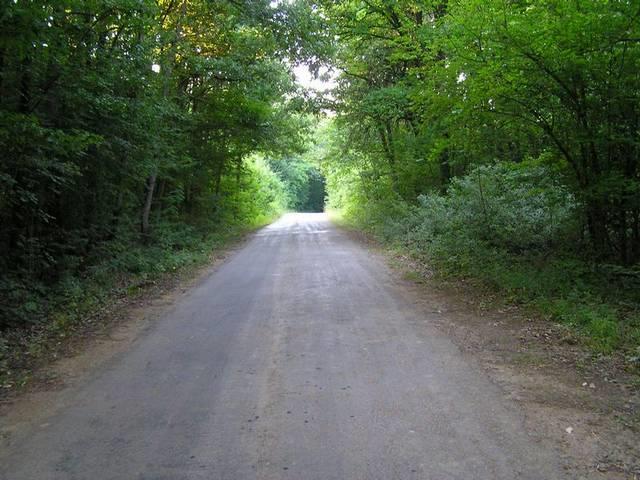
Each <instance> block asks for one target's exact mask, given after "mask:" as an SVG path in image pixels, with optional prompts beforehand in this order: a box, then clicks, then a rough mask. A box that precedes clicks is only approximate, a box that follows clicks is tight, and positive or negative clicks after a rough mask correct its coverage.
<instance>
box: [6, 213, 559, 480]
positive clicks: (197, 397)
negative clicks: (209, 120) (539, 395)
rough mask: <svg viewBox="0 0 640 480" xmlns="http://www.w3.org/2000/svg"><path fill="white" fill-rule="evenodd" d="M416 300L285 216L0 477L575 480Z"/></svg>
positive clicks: (355, 254) (9, 450)
mask: <svg viewBox="0 0 640 480" xmlns="http://www.w3.org/2000/svg"><path fill="white" fill-rule="evenodd" d="M411 295H413V294H411V293H410V292H407V291H405V289H404V288H403V287H402V285H401V284H400V282H397V281H395V280H394V279H393V277H392V276H391V274H390V272H389V271H388V270H387V268H386V267H385V265H384V263H383V262H382V261H381V260H380V259H379V258H378V256H377V255H376V254H374V253H371V252H369V251H367V250H366V249H365V248H363V247H362V246H360V245H359V244H357V243H355V242H354V241H352V240H350V239H349V237H348V236H347V235H345V234H344V233H342V232H341V231H339V230H337V229H336V228H334V227H333V226H332V225H331V223H330V222H329V221H328V220H327V218H326V217H325V215H323V214H289V215H286V216H284V217H283V218H282V219H280V220H279V221H277V222H276V223H274V224H272V225H270V226H269V227H266V228H264V229H262V230H260V231H259V232H258V233H257V234H255V235H254V237H253V238H252V239H251V240H250V241H249V242H248V243H247V244H246V246H244V247H243V248H242V249H241V250H239V251H238V252H236V253H235V254H234V255H233V256H232V257H231V258H230V259H229V260H228V261H227V262H225V263H224V264H223V265H222V266H221V267H220V268H219V269H218V270H217V271H216V272H215V273H214V274H212V275H210V276H209V277H207V278H206V279H204V280H202V281H201V282H200V283H199V284H198V286H196V287H195V288H193V289H192V290H191V291H190V292H189V293H188V294H187V295H185V296H183V297H181V298H180V299H179V300H178V302H177V303H176V304H175V305H174V306H173V307H171V308H170V309H168V310H167V312H166V313H165V314H164V316H163V317H162V318H160V319H159V320H158V321H156V322H155V323H154V324H153V326H152V327H151V328H149V329H148V330H147V331H145V332H144V333H143V334H142V335H141V336H140V337H139V338H138V339H137V340H136V341H135V342H134V343H133V346H132V347H131V348H130V349H129V350H128V351H126V352H124V353H121V354H117V355H116V357H115V358H113V359H112V360H110V361H109V362H107V364H106V365H104V366H102V367H100V368H98V369H96V371H95V372H93V373H92V375H91V377H90V379H89V380H88V381H85V382H80V384H78V385H74V386H71V387H69V389H72V391H71V392H70V394H68V395H66V398H71V399H72V400H71V401H69V402H68V404H66V405H65V406H64V408H60V409H57V413H55V414H53V415H52V416H51V417H50V418H48V419H47V420H46V422H44V423H42V422H38V424H37V425H23V426H21V427H20V428H17V429H15V432H14V433H12V434H11V435H10V436H8V438H4V439H2V440H0V441H2V448H1V449H0V478H1V479H3V480H107V479H108V480H116V479H118V480H182V479H185V480H186V479H189V480H191V479H193V480H196V479H197V480H205V479H206V480H244V479H260V480H263V479H264V480H266V479H291V480H330V479H336V480H351V479H354V480H376V479H380V480H392V479H397V480H404V479H429V480H453V479H459V480H514V479H531V480H551V479H556V478H571V477H565V476H563V475H569V474H565V473H563V470H562V469H561V468H560V467H559V460H558V459H557V458H556V454H555V452H554V451H553V449H552V448H551V447H550V446H549V445H547V444H546V443H545V442H541V441H540V440H539V439H535V438H533V437H531V436H529V435H528V434H527V432H526V430H525V428H524V421H523V418H522V415H521V413H520V412H519V411H518V409H517V407H516V406H515V405H513V404H512V403H510V401H509V400H507V399H505V398H504V395H503V394H502V393H501V392H500V390H499V388H498V387H497V386H495V385H493V384H492V383H491V382H490V381H489V380H488V378H487V377H486V376H485V375H484V374H483V373H482V371H481V370H480V369H479V368H477V367H476V366H474V364H473V363H472V362H471V361H470V360H468V359H467V358H466V357H464V356H463V355H462V354H461V353H460V351H459V350H458V349H457V348H456V347H455V346H454V345H453V344H452V343H451V341H450V340H449V339H448V338H447V337H446V336H445V335H444V334H443V333H441V332H439V331H438V330H437V329H436V328H435V326H434V325H433V318H435V317H433V318H430V314H428V313H425V311H424V308H423V309H420V308H419V307H418V305H417V302H415V301H412V298H411ZM432 315H436V314H432Z"/></svg>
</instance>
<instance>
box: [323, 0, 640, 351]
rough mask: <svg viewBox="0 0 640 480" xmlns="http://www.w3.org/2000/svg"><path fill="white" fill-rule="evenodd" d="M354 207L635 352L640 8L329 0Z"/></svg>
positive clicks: (336, 164) (606, 347)
mask: <svg viewBox="0 0 640 480" xmlns="http://www.w3.org/2000/svg"><path fill="white" fill-rule="evenodd" d="M323 13H324V15H325V17H326V19H327V24H328V26H329V28H331V30H332V34H333V35H335V36H336V38H338V39H339V40H340V41H339V42H338V48H337V52H336V56H335V60H334V64H335V66H336V70H337V71H338V72H339V76H338V87H337V88H336V89H335V92H334V98H335V107H334V108H335V111H336V112H337V117H336V119H335V121H334V122H333V124H332V125H328V126H325V127H324V130H323V131H322V132H321V134H320V136H321V137H322V140H321V142H322V143H323V144H324V145H325V153H324V154H320V156H321V157H323V162H324V163H323V165H324V166H323V169H324V172H325V174H326V176H327V181H328V190H329V202H330V206H331V207H332V208H336V209H338V210H341V211H342V212H343V213H344V214H345V215H346V218H347V219H348V220H350V221H351V222H353V223H355V224H356V225H357V226H359V227H364V228H368V229H370V230H372V231H373V232H374V233H376V234H377V235H378V236H379V237H381V238H382V239H383V240H386V241H389V242H391V243H393V244H394V245H396V246H399V248H401V249H404V250H409V251H410V252H412V253H413V254H414V255H416V256H417V257H419V258H420V259H423V260H424V261H425V263H426V264H427V265H429V266H430V267H431V268H435V269H436V270H438V271H440V272H441V273H444V274H454V275H456V276H458V277H460V276H462V277H466V278H469V279H471V280H472V281H474V282H476V283H480V284H481V285H482V286H484V287H489V288H490V289H492V290H497V291H500V292H502V293H503V294H505V296H506V297H507V298H509V299H511V300H514V301H516V302H519V303H524V304H526V305H528V306H534V307H535V308H536V309H537V310H539V311H540V310H541V311H542V312H543V313H545V315H547V316H549V317H550V318H552V319H554V320H556V321H561V322H563V323H565V324H568V325H571V326H573V327H577V329H578V330H579V331H581V332H583V333H585V334H586V336H587V337H588V338H589V339H590V342H591V343H592V344H593V346H594V347H595V348H596V349H597V350H600V351H610V350H612V349H614V348H617V347H618V346H620V345H623V344H625V345H627V346H628V347H629V348H630V349H631V350H633V351H634V352H635V353H633V354H631V357H630V358H634V359H636V360H637V359H638V358H640V355H639V354H640V351H638V350H636V349H638V348H640V347H638V346H639V345H640V317H639V315H638V304H639V297H640V269H639V268H638V264H639V261H640V163H639V154H640V142H639V141H640V130H639V128H640V123H639V119H640V117H639V115H640V102H639V101H640V5H639V4H638V3H637V2H633V1H631V0H619V1H603V0H587V1H566V0H535V1H528V0H514V1H504V0H457V1H438V2H419V1H394V2H388V1H383V0H371V1H369V0H364V1H346V2H326V3H324V4H323Z"/></svg>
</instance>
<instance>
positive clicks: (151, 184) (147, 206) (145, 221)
mask: <svg viewBox="0 0 640 480" xmlns="http://www.w3.org/2000/svg"><path fill="white" fill-rule="evenodd" d="M157 178H158V172H157V171H155V170H154V171H153V173H152V174H151V175H150V176H149V180H148V181H147V195H146V198H145V201H144V207H143V208H142V225H141V231H142V238H143V240H145V241H147V240H148V239H149V233H150V230H149V215H150V213H151V204H152V203H153V192H154V190H155V189H156V180H157Z"/></svg>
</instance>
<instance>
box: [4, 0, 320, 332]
mask: <svg viewBox="0 0 640 480" xmlns="http://www.w3.org/2000/svg"><path fill="white" fill-rule="evenodd" d="M311 8H312V7H311V5H310V4H309V3H307V2H303V1H300V2H295V4H294V3H290V2H282V4H280V5H272V4H271V2H269V1H267V0H260V1H255V2H244V3H243V2H233V1H219V2H209V1H204V0H179V1H169V0H159V1H152V0H142V1H139V0H98V1H92V2H84V1H79V0H63V1H58V2H47V1H44V0H36V1H16V2H4V3H3V6H2V9H1V10H0V149H1V150H2V152H3V161H2V163H0V223H1V224H2V229H1V230H0V249H1V250H2V252H3V255H2V256H1V257H0V269H1V270H2V273H1V274H0V330H1V329H6V328H8V327H11V328H13V327H20V326H24V325H34V324H38V323H41V322H44V321H46V320H47V318H48V317H49V316H50V315H53V313H52V312H54V311H56V308H57V303H60V305H62V304H64V303H65V302H67V303H68V304H69V305H75V304H76V303H77V298H78V296H79V297H82V298H85V297H86V295H85V293H83V292H84V290H83V288H82V287H81V286H80V285H81V284H83V283H84V282H88V283H94V284H96V285H98V284H101V282H102V281H103V280H104V281H105V282H106V283H105V288H107V287H108V285H110V282H109V281H108V279H109V277H111V276H115V277H118V276H119V275H125V276H126V275H129V274H131V275H142V276H144V275H146V274H155V273H157V272H163V271H170V270H171V269H173V268H177V267H178V266H179V265H180V264H181V263H183V262H188V261H189V258H190V253H187V252H190V251H192V249H194V248H197V247H198V242H199V241H201V239H202V238H206V237H207V236H208V235H211V234H212V232H223V231H224V230H226V229H235V228H239V226H248V225H257V224H260V223H263V222H264V221H266V220H267V219H270V218H273V216H275V215H277V213H278V212H280V211H281V210H282V209H283V208H284V207H285V205H284V204H285V201H286V200H285V193H284V187H283V184H282V182H281V181H280V180H279V179H278V178H277V177H276V176H275V174H274V173H273V172H272V171H271V170H270V169H269V167H268V165H266V164H265V163H264V162H262V161H260V160H258V159H255V158H253V157H252V155H254V154H255V153H256V152H263V153H265V154H269V155H281V156H287V155H294V154H300V152H301V151H302V150H303V147H304V141H305V137H306V134H307V131H308V128H309V122H308V120H307V119H306V117H305V116H304V115H301V114H300V112H301V111H302V110H304V109H305V108H306V106H305V105H304V102H302V103H301V102H300V101H299V98H298V96H299V94H300V92H299V91H298V87H297V86H296V85H295V84H294V83H293V81H292V74H291V64H292V63H295V62H302V61H305V60H307V59H309V60H310V61H312V62H316V63H317V62H319V61H320V60H321V59H322V58H323V57H324V56H326V54H327V52H328V51H329V50H330V49H331V46H330V44H329V43H328V42H326V41H325V37H324V36H323V34H322V32H321V31H314V32H310V31H308V29H310V28H314V29H315V28H318V30H319V22H318V19H317V18H315V17H313V16H310V15H308V14H309V13H310V11H311ZM294 54H295V58H293V57H290V58H287V56H289V55H294ZM152 67H153V69H152ZM91 279H95V280H96V281H95V282H94V281H93V280H91ZM98 280H99V281H98ZM78 289H79V290H78ZM81 303H82V302H81ZM70 308H71V307H70ZM73 308H75V307H73ZM73 308H72V309H73Z"/></svg>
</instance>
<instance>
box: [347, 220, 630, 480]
mask: <svg viewBox="0 0 640 480" xmlns="http://www.w3.org/2000/svg"><path fill="white" fill-rule="evenodd" d="M350 235H351V236H352V237H354V238H356V239H357V240H358V241H360V242H364V243H366V244H367V245H368V246H369V248H373V249H374V250H377V251H378V252H380V253H382V254H383V255H384V256H385V257H386V259H387V263H388V264H389V265H390V267H391V270H392V271H393V272H394V275H395V278H396V281H397V282H399V283H401V284H402V285H404V286H405V288H406V289H407V291H409V292H413V293H415V295H410V296H409V297H413V298H419V299H420V300H419V302H420V304H421V305H420V306H421V308H423V309H424V310H425V312H428V313H430V314H431V316H433V314H434V313H437V314H438V318H439V321H438V323H437V327H438V328H439V329H440V330H441V331H443V332H445V333H446V334H447V335H448V336H449V337H450V338H451V339H452V340H453V341H454V343H455V344H456V345H457V346H458V348H460V350H461V351H462V352H463V353H464V354H465V355H467V356H468V357H469V358H470V359H471V360H473V361H474V362H477V363H478V364H479V365H480V366H481V368H482V369H483V370H484V371H485V372H486V373H487V375H488V376H489V378H490V379H491V380H492V382H494V383H495V384H496V385H498V386H499V387H500V388H501V389H502V391H503V392H504V395H505V397H506V398H509V399H511V400H513V401H515V402H516V403H517V404H518V405H519V406H520V407H521V408H522V410H523V411H524V413H525V416H526V426H527V428H528V429H530V431H531V432H532V433H535V434H537V435H538V436H542V437H546V438H550V439H553V440H554V441H555V442H556V443H557V445H558V451H559V452H560V453H561V455H562V456H563V458H564V460H566V462H567V464H568V465H571V470H572V472H571V473H572V474H573V475H575V476H576V478H580V479H582V478H585V479H586V478H589V479H591V478H594V479H596V478H602V479H615V480H620V479H625V480H631V479H632V480H637V479H639V478H640V384H639V383H638V381H639V379H638V376H637V375H636V374H633V373H630V372H627V371H625V368H624V362H623V361H622V359H621V358H619V357H616V356H611V357H604V356H596V355H594V354H593V352H591V351H590V350H589V349H588V348H587V347H585V346H584V345H580V342H579V340H578V339H577V338H576V337H575V336H574V334H572V333H571V332H570V331H569V330H568V329H567V328H566V327H563V326H562V325H557V324H554V323H552V322H550V321H548V320H545V319H542V318H536V317H535V316H534V315H532V314H531V312H527V311H526V309H524V308H520V307H518V306H516V305H505V304H503V303H501V301H500V299H499V297H497V296H495V295H493V296H492V295H491V294H490V293H487V292H486V291H481V290H480V289H479V288H478V287H475V286H472V285H470V284H468V283H466V282H464V281H460V280H458V281H454V280H452V281H445V280H442V279H438V278H434V275H433V272H431V271H430V270H429V268H428V267H427V266H425V265H422V264H420V263H418V262H416V261H415V260H414V259H412V258H410V257H409V256H406V255H402V254H399V253H397V252H392V251H389V250H386V249H384V248H383V247H381V246H379V245H378V244H377V243H376V242H375V241H373V240H372V239H370V238H368V237H366V236H365V235H363V234H360V233H356V232H353V231H352V232H351V233H350Z"/></svg>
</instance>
